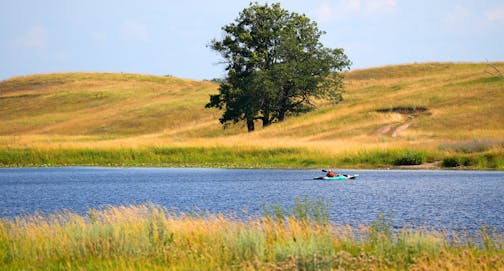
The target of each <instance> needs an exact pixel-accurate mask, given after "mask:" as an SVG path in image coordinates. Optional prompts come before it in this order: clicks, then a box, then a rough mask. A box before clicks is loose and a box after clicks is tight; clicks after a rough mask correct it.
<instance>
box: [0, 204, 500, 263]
mask: <svg viewBox="0 0 504 271" xmlns="http://www.w3.org/2000/svg"><path fill="white" fill-rule="evenodd" d="M270 209H271V211H270V212H266V214H265V216H263V217H260V218H249V219H245V220H244V219H238V218H232V217H231V218H230V217H226V216H223V215H210V214H205V215H201V216H199V215H198V216H194V215H185V214H175V213H173V212H170V211H168V210H166V209H164V208H162V207H159V206H154V205H140V206H128V207H121V206H120V207H109V208H107V209H104V210H90V211H89V212H88V214H87V215H84V216H82V215H77V214H74V213H71V212H61V213H57V214H53V215H49V216H40V215H33V216H26V217H17V218H14V219H5V218H4V219H0V269H1V270H32V269H35V270H321V269H322V270H330V269H335V270H336V269H337V270H340V269H342V270H406V269H408V270H502V268H504V246H503V245H504V242H503V239H502V236H501V235H499V234H497V233H494V232H491V231H489V230H487V229H485V228H483V229H482V230H481V233H480V234H479V235H478V236H476V237H475V238H476V239H471V238H464V239H460V238H458V237H457V236H453V235H452V236H451V237H450V238H447V237H446V235H444V234H442V233H439V232H434V231H427V230H417V231H414V230H401V231H395V232H394V231H392V228H391V226H390V224H388V223H387V221H386V220H385V219H383V218H379V219H378V220H377V222H375V223H373V224H372V225H371V226H368V227H364V226H363V227H361V228H358V229H356V228H351V227H348V226H346V227H345V226H336V225H332V224H330V223H328V220H327V216H326V215H325V212H324V203H323V202H321V201H315V202H308V201H307V200H304V201H298V202H297V204H296V205H295V207H294V208H293V209H292V210H291V211H288V212H286V211H283V210H281V208H278V207H273V208H270ZM474 240H477V241H474Z"/></svg>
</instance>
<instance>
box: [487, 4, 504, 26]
mask: <svg viewBox="0 0 504 271" xmlns="http://www.w3.org/2000/svg"><path fill="white" fill-rule="evenodd" d="M485 16H486V18H487V20H488V21H490V22H495V23H504V6H501V7H497V8H494V9H492V10H488V11H487V12H486V13H485Z"/></svg>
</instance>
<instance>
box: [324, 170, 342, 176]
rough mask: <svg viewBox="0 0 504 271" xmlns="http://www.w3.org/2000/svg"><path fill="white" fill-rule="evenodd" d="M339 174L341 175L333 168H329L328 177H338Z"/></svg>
mask: <svg viewBox="0 0 504 271" xmlns="http://www.w3.org/2000/svg"><path fill="white" fill-rule="evenodd" d="M337 175H339V174H336V173H334V171H332V170H328V171H327V174H326V177H336V176H337Z"/></svg>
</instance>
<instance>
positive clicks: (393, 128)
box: [373, 122, 410, 137]
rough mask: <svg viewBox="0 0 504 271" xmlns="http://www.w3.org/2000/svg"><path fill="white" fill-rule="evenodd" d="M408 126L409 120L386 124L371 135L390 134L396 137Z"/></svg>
mask: <svg viewBox="0 0 504 271" xmlns="http://www.w3.org/2000/svg"><path fill="white" fill-rule="evenodd" d="M409 126H410V123H409V122H406V123H402V124H387V125H385V126H383V127H381V128H380V129H378V130H376V132H374V133H373V136H387V135H388V136H391V137H398V136H399V135H400V134H401V133H402V132H404V130H406V129H408V127H409Z"/></svg>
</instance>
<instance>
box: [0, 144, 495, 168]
mask: <svg viewBox="0 0 504 271" xmlns="http://www.w3.org/2000/svg"><path fill="white" fill-rule="evenodd" d="M436 161H440V166H442V167H447V168H453V167H464V168H466V169H497V170H503V169H504V153H503V152H502V151H494V150H490V151H485V152H479V153H473V154H465V153H453V152H445V153H443V152H439V151H425V150H410V149H387V150H366V151H359V152H346V153H343V154H337V155H334V154H331V153H328V152H320V151H315V150H310V149H305V148H280V147H279V148H267V149H257V148H247V147H236V148H231V147H149V148H134V149H88V148H86V149H78V148H77V149H76V148H58V149H56V148H48V149H47V148H46V149H44V148H0V166H1V167H27V166H161V167H222V168H343V167H345V168H389V167H394V166H397V167H400V166H416V165H422V164H424V163H432V162H436Z"/></svg>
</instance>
